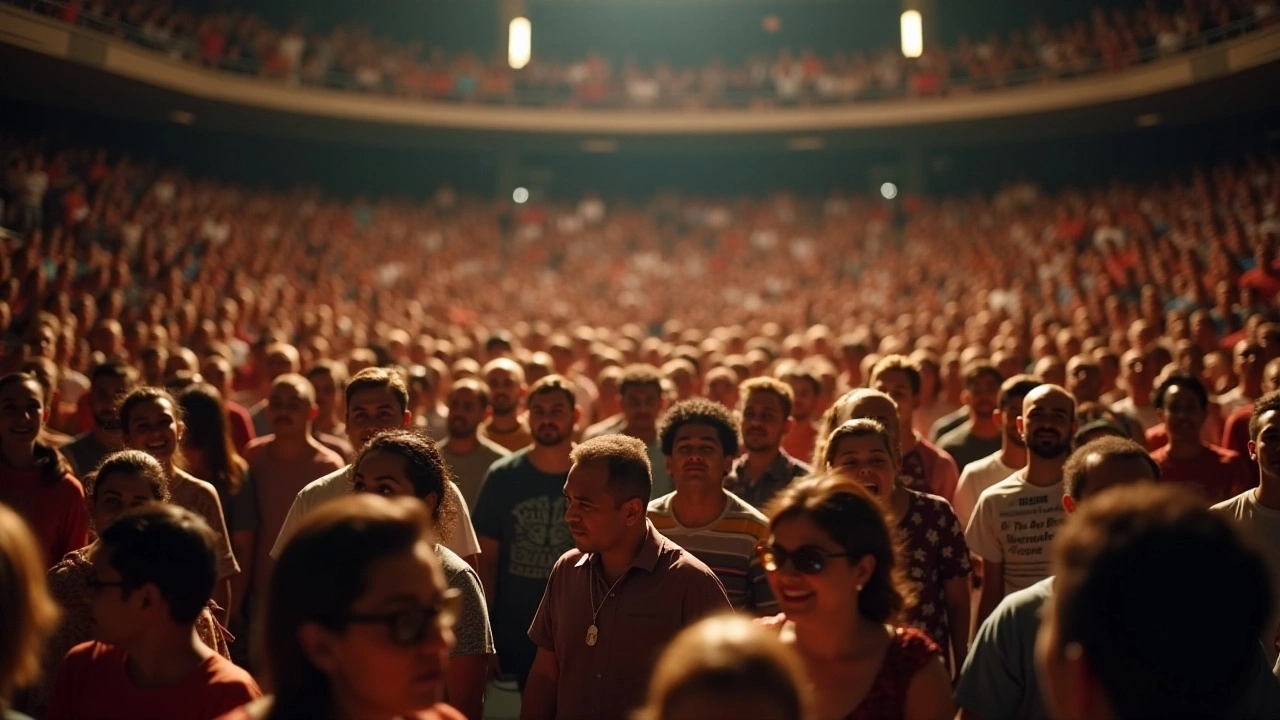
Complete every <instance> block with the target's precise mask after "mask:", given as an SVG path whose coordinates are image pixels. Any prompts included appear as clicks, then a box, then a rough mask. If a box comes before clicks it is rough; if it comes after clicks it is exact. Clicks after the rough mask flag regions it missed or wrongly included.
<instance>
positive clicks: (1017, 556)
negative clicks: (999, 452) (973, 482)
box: [964, 470, 1067, 595]
mask: <svg viewBox="0 0 1280 720" xmlns="http://www.w3.org/2000/svg"><path fill="white" fill-rule="evenodd" d="M1025 478H1026V471H1025V470H1020V471H1018V472H1016V473H1014V474H1013V475H1010V476H1009V477H1008V478H1006V479H1004V480H1002V481H1000V482H998V483H996V484H995V485H992V486H991V487H989V488H987V489H986V490H984V491H983V493H982V495H980V496H979V497H978V506H977V507H976V508H974V511H973V518H972V519H970V520H969V527H968V529H966V530H965V533H964V539H965V541H966V542H968V543H969V550H970V551H971V552H973V554H975V555H977V556H978V557H980V558H982V559H983V560H984V561H986V562H991V563H1000V564H1002V565H1003V566H1004V591H1005V594H1006V595H1007V594H1008V593H1011V592H1013V591H1015V590H1021V589H1022V588H1025V587H1030V586H1031V585H1032V584H1033V583H1036V582H1039V581H1041V580H1043V579H1045V578H1046V577H1048V576H1049V546H1050V544H1052V542H1053V538H1054V536H1055V535H1057V533H1058V528H1060V527H1061V526H1062V523H1063V522H1064V521H1065V520H1066V519H1067V511H1066V510H1065V509H1063V507H1062V481H1061V480H1059V481H1058V482H1056V483H1054V484H1053V485H1048V486H1045V487H1039V486H1036V485H1031V484H1029V483H1028V482H1027V481H1026V479H1025Z"/></svg>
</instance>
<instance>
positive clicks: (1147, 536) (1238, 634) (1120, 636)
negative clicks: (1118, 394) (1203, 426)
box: [1053, 485, 1274, 718]
mask: <svg viewBox="0 0 1280 720" xmlns="http://www.w3.org/2000/svg"><path fill="white" fill-rule="evenodd" d="M1189 567H1193V568H1196V572H1197V578H1196V581H1195V582H1192V583H1188V582H1186V569H1187V568H1189ZM1053 570H1054V575H1055V576H1056V580H1055V585H1054V601H1053V612H1054V614H1055V618H1056V620H1057V625H1058V633H1057V638H1058V647H1055V648H1053V651H1055V652H1058V653H1063V652H1065V650H1066V648H1067V647H1068V646H1069V645H1072V644H1075V645H1077V646H1078V647H1080V648H1081V649H1082V650H1083V651H1084V656H1085V658H1086V660H1087V662H1088V663H1089V666H1090V668H1091V669H1092V671H1093V672H1094V674H1096V676H1097V677H1098V680H1099V681H1100V683H1101V684H1102V686H1103V688H1104V689H1105V691H1106V695H1107V698H1108V700H1110V702H1111V704H1112V705H1113V706H1114V707H1115V709H1116V712H1117V715H1118V716H1119V717H1121V718H1148V717H1152V718H1154V717H1223V716H1224V715H1226V714H1228V713H1227V711H1228V710H1229V709H1230V706H1231V705H1232V704H1233V703H1234V702H1235V701H1236V699H1237V698H1239V697H1240V694H1241V693H1242V692H1243V690H1244V687H1245V685H1246V684H1247V683H1248V682H1249V678H1250V675H1251V673H1250V672H1248V667H1249V665H1250V663H1252V662H1254V659H1255V657H1256V656H1257V654H1258V635H1259V634H1260V632H1261V630H1262V628H1263V625H1264V623H1265V622H1266V620H1267V618H1268V617H1269V616H1270V614H1271V608H1272V604H1273V602H1274V598H1273V597H1272V588H1271V583H1270V580H1269V579H1268V575H1267V572H1268V571H1267V567H1266V565H1265V563H1264V561H1263V559H1262V557H1261V556H1260V555H1259V553H1258V552H1257V551H1256V550H1255V549H1254V548H1253V547H1252V545H1251V544H1250V543H1249V542H1248V541H1246V539H1245V538H1244V537H1243V536H1242V535H1241V534H1240V533H1239V531H1238V530H1237V529H1236V528H1234V527H1233V526H1232V522H1231V520H1230V519H1229V518H1227V517H1225V516H1223V515H1222V514H1220V513H1216V512H1214V511H1212V510H1210V509H1208V508H1206V507H1204V503H1203V501H1202V500H1200V499H1198V498H1196V497H1194V496H1193V495H1192V494H1191V493H1188V492H1187V491H1185V490H1182V489H1179V488H1174V487H1170V486H1161V485H1144V486H1134V487H1126V488H1123V489H1111V490H1107V491H1104V492H1102V493H1099V495H1098V496H1097V497H1095V498H1092V499H1090V501H1089V502H1088V503H1087V504H1086V505H1084V506H1082V507H1081V509H1080V511H1079V512H1078V513H1076V516H1075V517H1073V518H1072V520H1071V522H1069V523H1067V524H1066V525H1065V526H1064V527H1063V528H1062V529H1061V531H1060V532H1059V534H1058V536H1057V538H1056V540H1055V542H1054V547H1053ZM1152 598H1159V601H1158V602H1152ZM1170 627H1177V628H1178V632H1176V633H1170V632H1169V628H1170Z"/></svg>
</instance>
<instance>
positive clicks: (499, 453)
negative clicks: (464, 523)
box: [436, 437, 511, 507]
mask: <svg viewBox="0 0 1280 720" xmlns="http://www.w3.org/2000/svg"><path fill="white" fill-rule="evenodd" d="M477 439H478V440H479V441H480V442H479V444H478V445H476V446H475V448H474V449H473V450H472V451H471V452H469V453H467V454H465V455H460V454H458V453H455V452H453V451H452V450H450V449H449V442H448V441H447V440H441V441H440V442H438V443H436V448H437V449H438V450H439V451H440V457H441V458H442V459H443V460H444V462H445V464H446V465H448V466H449V469H450V470H452V471H453V479H454V481H455V482H457V483H458V489H459V490H461V491H462V497H463V499H465V500H466V501H467V507H475V506H476V498H477V497H479V495H480V485H481V484H482V483H483V482H484V476H485V475H486V474H487V473H488V472H489V466H491V465H493V464H494V463H495V462H497V461H498V460H501V459H502V458H504V457H506V456H508V455H510V454H511V451H510V450H508V449H506V448H504V447H502V446H501V445H499V444H498V443H496V442H493V441H492V440H489V439H488V438H483V437H481V438H477Z"/></svg>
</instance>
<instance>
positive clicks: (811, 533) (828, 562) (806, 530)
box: [768, 515, 870, 622]
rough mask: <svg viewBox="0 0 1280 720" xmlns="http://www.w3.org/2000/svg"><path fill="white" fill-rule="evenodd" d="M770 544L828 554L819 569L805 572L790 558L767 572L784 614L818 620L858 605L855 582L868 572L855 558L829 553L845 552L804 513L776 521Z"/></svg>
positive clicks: (790, 550)
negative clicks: (808, 572) (798, 569)
mask: <svg viewBox="0 0 1280 720" xmlns="http://www.w3.org/2000/svg"><path fill="white" fill-rule="evenodd" d="M769 544H770V545H772V546H774V547H777V548H779V549H781V550H782V551H783V552H785V553H787V554H794V553H795V552H796V551H798V550H801V549H802V548H807V549H812V550H816V551H818V552H820V553H822V554H823V555H825V556H827V557H826V558H825V561H824V563H823V567H822V570H821V572H818V573H815V574H804V573H801V572H799V571H797V570H796V567H795V564H794V563H793V562H791V561H788V562H786V563H783V564H782V565H781V566H780V567H778V568H777V569H776V570H772V571H769V572H768V579H769V588H770V589H771V590H773V596H774V597H776V598H778V605H779V607H780V608H781V609H782V611H783V612H784V613H786V615H787V618H788V619H790V620H795V621H796V622H803V621H805V620H818V621H820V620H821V619H822V618H823V617H829V616H832V615H834V614H836V613H848V612H850V609H851V608H855V607H857V606H858V591H857V589H856V588H857V586H858V585H859V584H860V583H863V582H866V577H867V576H868V575H869V574H870V573H869V572H864V568H861V567H859V565H858V559H856V558H854V559H851V558H846V557H831V556H832V555H833V554H839V553H843V552H844V548H842V547H841V546H840V545H839V544H838V543H836V541H835V540H833V539H832V538H831V536H830V535H828V534H827V533H826V532H825V531H824V530H823V529H822V528H820V527H818V525H816V524H815V523H814V522H813V521H812V520H810V519H809V518H808V517H807V516H805V515H796V516H792V517H788V518H785V519H783V520H780V521H778V522H777V523H776V524H775V525H774V527H773V535H772V537H770V538H769Z"/></svg>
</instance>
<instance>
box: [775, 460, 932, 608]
mask: <svg viewBox="0 0 1280 720" xmlns="http://www.w3.org/2000/svg"><path fill="white" fill-rule="evenodd" d="M764 514H765V515H766V516H768V518H769V531H770V533H772V532H773V529H774V528H776V527H777V526H778V523H780V522H782V521H783V520H789V519H791V518H800V517H803V518H806V519H808V520H809V521H810V522H812V523H813V524H814V525H816V526H818V527H819V528H821V529H822V531H823V532H825V533H826V534H827V535H828V536H830V537H831V540H832V541H833V542H835V543H836V544H837V545H839V546H840V548H841V549H842V550H844V551H845V552H847V553H849V556H848V558H847V559H848V562H850V563H856V562H858V560H859V559H861V558H862V557H863V556H865V555H870V556H872V557H873V558H874V559H875V561H876V566H875V569H874V570H872V572H871V577H870V578H868V579H867V582H866V584H864V585H863V586H862V592H860V593H858V608H857V611H858V614H859V615H861V616H862V617H864V618H866V619H868V620H870V621H872V622H876V623H892V622H895V621H896V620H898V618H899V617H900V616H901V614H902V611H903V610H904V609H906V607H907V606H908V605H910V604H912V603H913V602H914V597H915V596H914V592H913V590H912V589H911V587H910V585H908V583H907V580H906V576H905V575H904V574H903V566H904V563H903V561H902V555H901V552H902V551H901V547H900V546H899V544H898V540H897V530H896V529H895V527H894V525H893V523H892V522H891V521H890V520H889V518H888V516H887V515H886V514H885V510H884V507H883V506H882V505H881V504H880V502H879V501H878V500H876V498H874V497H872V496H871V492H870V491H869V490H867V488H866V487H864V486H863V485H862V483H859V482H856V481H854V480H853V479H852V478H851V477H850V476H849V475H848V474H847V473H845V472H842V471H840V470H839V469H835V470H831V471H829V472H827V473H824V474H821V475H816V476H813V477H809V478H805V479H803V480H797V481H796V482H793V483H792V484H790V485H788V486H787V487H785V488H783V490H782V491H781V492H780V493H778V495H777V496H775V497H774V499H773V500H772V501H770V502H769V504H768V505H767V506H766V507H765V513H764Z"/></svg>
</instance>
